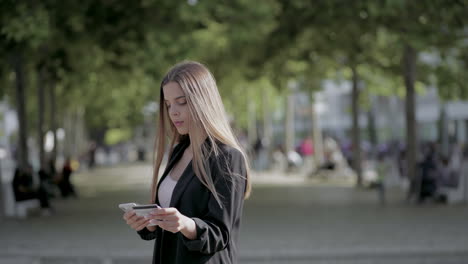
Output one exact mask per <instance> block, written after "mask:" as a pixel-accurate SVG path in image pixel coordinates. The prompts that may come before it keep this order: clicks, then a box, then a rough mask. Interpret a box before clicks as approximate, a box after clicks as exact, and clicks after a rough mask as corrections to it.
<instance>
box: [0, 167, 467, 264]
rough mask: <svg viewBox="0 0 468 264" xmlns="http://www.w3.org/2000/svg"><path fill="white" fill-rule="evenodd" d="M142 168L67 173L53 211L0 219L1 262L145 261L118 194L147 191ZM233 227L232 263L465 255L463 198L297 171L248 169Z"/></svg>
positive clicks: (454, 259) (147, 251) (144, 195)
mask: <svg viewBox="0 0 468 264" xmlns="http://www.w3.org/2000/svg"><path fill="white" fill-rule="evenodd" d="M150 175H151V168H150V166H148V165H130V166H119V167H114V168H102V169H96V170H94V171H92V172H90V173H81V174H77V175H75V178H74V182H75V183H76V185H77V189H78V191H79V195H80V198H79V199H68V200H60V199H59V200H54V201H53V204H54V206H55V207H56V210H57V213H56V214H55V215H54V216H52V217H40V216H37V215H33V216H31V217H30V218H28V219H26V220H15V219H7V220H3V221H2V223H1V226H0V263H2V264H10V263H15V264H22V263H100V264H111V263H112V264H113V263H132V264H138V263H149V260H150V259H151V254H152V245H153V244H152V242H146V241H143V240H140V239H139V237H138V236H137V235H136V234H135V232H133V231H132V230H130V229H129V228H128V227H127V226H126V224H125V223H124V222H123V220H122V213H121V211H120V210H119V209H118V208H117V204H119V203H123V202H131V201H135V202H139V203H144V202H146V201H148V191H149V182H150ZM253 177H254V181H255V186H254V191H253V194H252V198H251V199H250V200H248V201H247V202H246V206H245V212H244V221H243V228H242V233H241V237H240V241H241V244H240V254H241V258H240V259H241V263H248V264H254V263H319V264H323V263H343V264H345V263H346V264H351V263H385V264H387V263H431V264H432V263H457V264H458V263H460V264H461V263H468V210H467V209H468V207H466V206H463V205H453V206H440V205H423V206H419V207H418V206H412V205H405V204H404V203H403V202H402V197H403V196H402V195H403V194H402V193H398V192H391V193H390V194H391V195H389V196H390V198H389V203H388V205H387V206H385V207H381V206H379V205H378V203H377V196H376V194H375V193H374V192H373V191H365V190H356V189H354V188H352V187H350V186H349V183H346V182H341V183H339V184H338V183H337V182H335V183H334V184H329V183H328V184H327V183H322V182H318V181H311V180H304V179H303V178H301V177H300V176H298V175H289V176H285V175H281V174H275V173H271V174H255V175H254V176H253Z"/></svg>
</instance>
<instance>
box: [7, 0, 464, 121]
mask: <svg viewBox="0 0 468 264" xmlns="http://www.w3.org/2000/svg"><path fill="white" fill-rule="evenodd" d="M0 15H1V16H0V22H1V23H0V47H1V49H0V55H1V56H2V57H5V58H8V56H9V53H10V51H11V50H12V49H20V50H21V52H22V54H24V57H25V58H27V61H26V69H27V70H28V72H30V73H28V74H27V76H28V81H27V86H28V89H27V92H28V102H29V104H32V105H31V106H28V113H30V114H32V113H34V111H35V108H36V106H34V104H35V100H36V99H34V97H35V89H33V88H35V87H36V86H37V84H36V81H35V79H34V77H33V76H35V71H36V70H37V67H38V66H39V65H44V66H45V67H47V70H48V74H49V81H51V80H52V81H53V83H55V84H56V88H57V93H58V94H57V103H58V106H57V107H58V109H59V111H58V114H61V113H63V112H65V111H67V110H72V109H78V108H84V109H85V119H86V125H87V127H88V128H89V129H90V130H99V129H103V128H104V129H105V128H115V127H119V128H122V129H127V128H131V127H134V126H135V125H137V124H140V123H141V122H142V120H143V116H142V108H143V106H144V105H146V104H147V103H148V102H150V101H155V100H157V97H158V96H159V85H160V81H161V78H162V76H163V75H164V73H165V72H166V71H167V70H168V68H169V67H170V66H172V65H174V64H175V63H177V62H179V61H181V60H184V59H192V60H198V61H201V62H202V63H205V64H206V65H207V66H208V67H209V68H210V69H211V70H212V71H213V73H214V75H215V77H216V79H217V82H218V86H219V89H220V92H221V95H222V97H223V99H224V102H225V105H226V108H227V110H228V112H229V113H230V115H231V116H232V117H233V119H235V121H236V123H237V124H239V125H240V126H242V127H245V126H246V125H247V115H248V105H249V102H254V105H256V111H257V113H258V115H257V117H258V118H260V117H261V113H262V111H264V108H263V107H260V105H262V103H263V102H264V100H265V98H268V101H267V103H268V108H267V109H269V111H274V110H275V109H277V108H279V107H281V105H280V103H278V102H280V101H281V97H283V96H284V95H285V93H286V90H287V84H288V82H289V81H291V80H294V81H297V82H298V83H299V84H300V88H301V89H302V90H304V91H306V92H307V93H308V94H312V93H313V92H314V91H317V90H319V89H321V83H322V81H323V80H325V79H336V80H350V74H349V68H350V67H351V66H357V69H358V74H359V76H360V79H361V80H362V81H363V82H364V83H365V87H366V89H365V90H364V91H363V98H369V97H370V95H371V94H376V95H381V96H389V95H394V94H397V95H399V96H404V89H403V81H402V77H401V76H402V70H401V60H402V50H403V46H404V45H405V44H410V45H412V46H414V47H415V48H416V50H417V51H418V52H419V53H423V52H426V53H430V54H435V56H436V57H438V58H440V59H439V63H436V64H431V63H427V62H425V61H424V60H421V59H420V60H419V61H418V65H417V68H418V72H417V78H418V85H417V87H418V89H419V90H423V86H424V85H428V84H434V85H437V86H438V87H439V92H440V94H441V96H442V97H444V98H446V99H453V98H465V97H466V96H467V94H468V92H467V89H468V88H467V87H466V83H467V81H468V80H467V79H466V78H467V77H466V74H464V70H465V69H466V68H467V64H468V60H467V58H468V55H467V54H468V52H467V48H466V45H465V44H463V41H465V40H464V39H466V32H465V33H463V32H464V31H463V30H464V29H465V28H466V4H464V3H463V1H443V0H422V1H409V0H384V1H373V0H366V1H348V2H346V6H344V2H343V1H340V0H327V1H306V0H292V1H290V0H265V1H258V2H255V3H253V2H252V1H248V0H234V1H227V2H223V4H219V3H218V1H214V0H206V1H197V2H196V3H194V4H190V3H189V2H187V1H156V0H143V1H96V0H82V1H56V0H45V1H39V2H18V1H13V0H4V1H2V2H1V3H0ZM11 72H12V70H11V65H9V63H8V60H2V61H0V96H3V95H9V97H10V98H12V97H13V96H14V94H13V93H12V92H13V89H9V88H8V87H13V85H12V82H13V79H12V78H11ZM31 72H32V73H31ZM7 88H8V89H7ZM31 102H33V103H31ZM363 104H366V102H365V100H364V101H363ZM33 125H34V124H33Z"/></svg>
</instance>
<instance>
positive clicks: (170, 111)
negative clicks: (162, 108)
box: [169, 106, 179, 116]
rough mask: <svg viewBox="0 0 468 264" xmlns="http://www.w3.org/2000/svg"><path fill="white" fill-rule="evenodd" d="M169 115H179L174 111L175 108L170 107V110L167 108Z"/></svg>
mask: <svg viewBox="0 0 468 264" xmlns="http://www.w3.org/2000/svg"><path fill="white" fill-rule="evenodd" d="M169 114H170V115H172V116H177V115H178V114H179V111H178V110H177V109H176V107H175V106H171V108H169Z"/></svg>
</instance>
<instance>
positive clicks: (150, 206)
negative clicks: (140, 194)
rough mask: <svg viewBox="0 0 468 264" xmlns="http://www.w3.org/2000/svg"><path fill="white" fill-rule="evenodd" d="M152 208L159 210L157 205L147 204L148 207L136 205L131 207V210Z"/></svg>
mask: <svg viewBox="0 0 468 264" xmlns="http://www.w3.org/2000/svg"><path fill="white" fill-rule="evenodd" d="M154 208H159V205H157V204H148V205H137V206H133V209H134V210H141V209H154Z"/></svg>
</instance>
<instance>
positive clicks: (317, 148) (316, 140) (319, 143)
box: [310, 95, 324, 167]
mask: <svg viewBox="0 0 468 264" xmlns="http://www.w3.org/2000/svg"><path fill="white" fill-rule="evenodd" d="M310 102H311V105H312V107H311V119H312V142H313V147H314V160H315V166H316V167H318V166H320V164H322V163H323V161H324V157H323V138H322V131H321V130H320V121H319V119H318V115H317V106H316V104H315V98H314V95H312V96H311V100H310Z"/></svg>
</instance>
